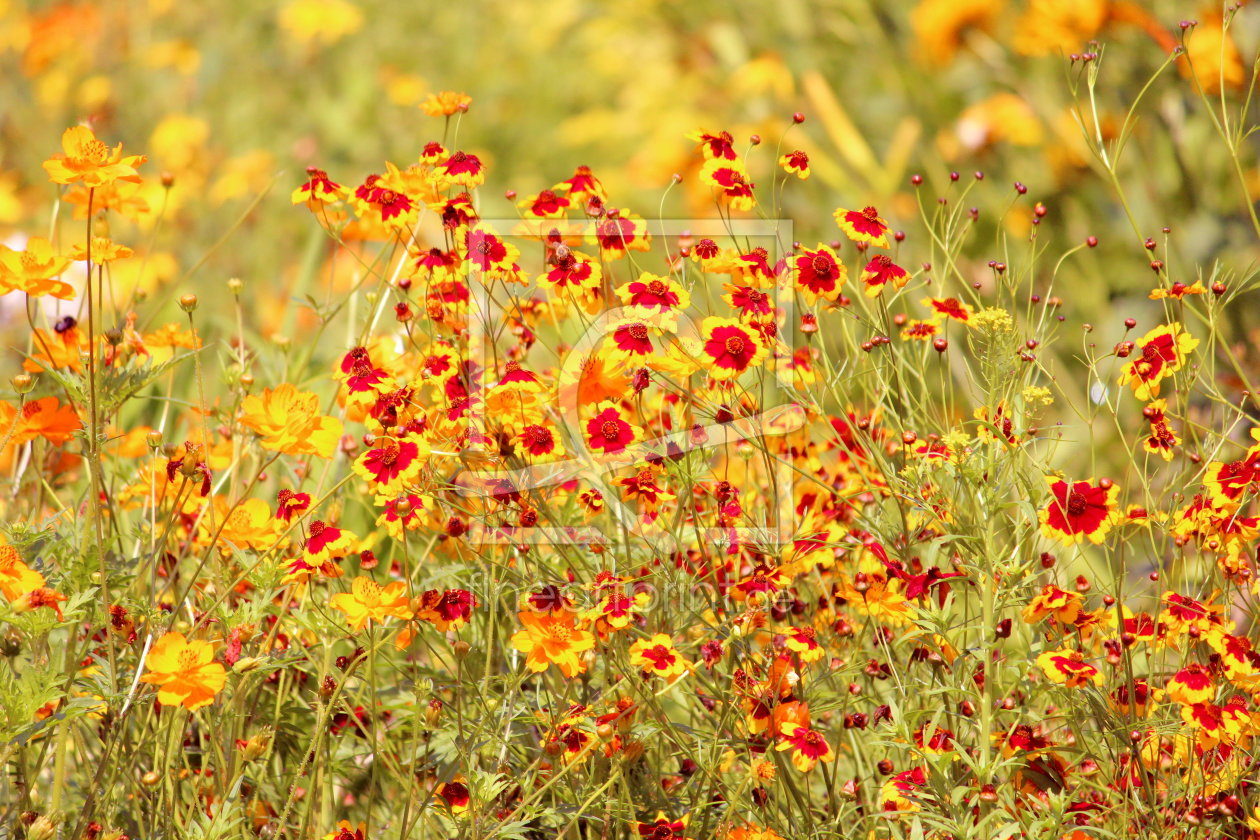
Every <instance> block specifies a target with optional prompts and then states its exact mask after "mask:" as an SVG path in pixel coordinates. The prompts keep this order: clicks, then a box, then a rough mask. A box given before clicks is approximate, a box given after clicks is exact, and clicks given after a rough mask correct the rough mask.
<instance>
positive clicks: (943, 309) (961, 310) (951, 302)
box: [923, 297, 971, 324]
mask: <svg viewBox="0 0 1260 840" xmlns="http://www.w3.org/2000/svg"><path fill="white" fill-rule="evenodd" d="M923 305H924V306H930V307H931V308H932V311H933V312H934V313H935V314H938V315H944V316H945V317H946V318H951V319H953V320H955V321H961V322H962V323H964V324H970V323H971V307H970V306H968V305H967V304H965V303H963V302H961V301H960V300H958V298H952V297H948V298H933V297H927V298H924V299H923Z"/></svg>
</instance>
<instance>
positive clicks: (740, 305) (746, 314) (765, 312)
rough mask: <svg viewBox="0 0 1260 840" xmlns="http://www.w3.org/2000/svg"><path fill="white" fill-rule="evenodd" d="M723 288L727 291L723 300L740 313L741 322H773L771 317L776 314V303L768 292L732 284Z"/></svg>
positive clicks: (726, 284)
mask: <svg viewBox="0 0 1260 840" xmlns="http://www.w3.org/2000/svg"><path fill="white" fill-rule="evenodd" d="M722 288H724V289H726V294H724V295H722V300H724V301H726V302H727V303H728V304H729V305H730V307H731V308H732V309H734V310H736V311H738V312H739V319H740V320H741V321H756V322H758V323H765V322H766V321H767V320H773V319H772V318H771V317H770V316H771V313H773V312H774V301H773V300H771V299H770V295H769V294H767V293H766V292H763V291H762V290H761V289H757V288H754V287H752V286H736V285H733V284H731V283H725V284H723V286H722Z"/></svg>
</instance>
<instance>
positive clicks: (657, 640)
mask: <svg viewBox="0 0 1260 840" xmlns="http://www.w3.org/2000/svg"><path fill="white" fill-rule="evenodd" d="M630 662H631V663H632V664H634V665H637V666H638V667H639V668H640V669H642V671H643V673H644V674H650V675H652V676H656V677H663V678H665V679H666V680H670V679H673V678H674V677H681V676H682V675H683V674H685V673H687V670H688V668H689V667H690V663H689V662H687V660H685V659H683V657H682V655H681V654H680V653H679V652H678V650H677V649H676V648H675V647H674V642H673V640H672V639H671V638H670V637H669V636H668V635H667V634H665V633H657V634H656V635H655V636H652V637H651V638H650V639H640V640H639V641H637V642H635V643H634V644H632V645H631V646H630Z"/></svg>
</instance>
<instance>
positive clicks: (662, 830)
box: [634, 811, 689, 840]
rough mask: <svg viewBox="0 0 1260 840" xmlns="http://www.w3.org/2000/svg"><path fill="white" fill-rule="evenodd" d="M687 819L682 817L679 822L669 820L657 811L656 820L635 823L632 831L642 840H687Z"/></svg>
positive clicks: (661, 812) (663, 813)
mask: <svg viewBox="0 0 1260 840" xmlns="http://www.w3.org/2000/svg"><path fill="white" fill-rule="evenodd" d="M687 819H688V817H686V816H684V817H683V818H682V819H680V820H671V819H670V818H669V817H667V816H665V812H664V811H658V812H657V814H656V819H654V820H653V821H652V822H636V823H635V824H634V830H635V833H637V834H638V835H639V837H640V838H642V840H689V838H688V837H686V833H687Z"/></svg>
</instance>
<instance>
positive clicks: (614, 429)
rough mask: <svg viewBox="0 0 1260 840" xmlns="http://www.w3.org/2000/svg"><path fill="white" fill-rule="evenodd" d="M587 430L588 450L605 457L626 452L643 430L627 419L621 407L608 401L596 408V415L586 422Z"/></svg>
mask: <svg viewBox="0 0 1260 840" xmlns="http://www.w3.org/2000/svg"><path fill="white" fill-rule="evenodd" d="M585 429H586V446H587V448H588V449H591V450H598V451H600V452H603V453H604V454H605V455H616V454H618V453H620V452H624V451H625V449H626V447H628V446H629V445H630V444H632V443H634V442H635V441H637V440H638V439H639V437H640V436H641V434H642V430H641V429H639V427H638V426H636V425H634V424H633V423H631V422H630V421H629V420H628V419H626V417H625V416H624V414H623V412H622V409H621V406H620V405H619V404H618V403H617V402H615V401H613V400H606V401H604V402H602V403H600V404H599V405H598V406H596V407H595V413H594V415H593V416H592V417H591V418H590V419H589V420H587V421H586V426H585Z"/></svg>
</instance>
